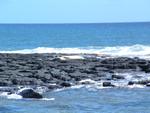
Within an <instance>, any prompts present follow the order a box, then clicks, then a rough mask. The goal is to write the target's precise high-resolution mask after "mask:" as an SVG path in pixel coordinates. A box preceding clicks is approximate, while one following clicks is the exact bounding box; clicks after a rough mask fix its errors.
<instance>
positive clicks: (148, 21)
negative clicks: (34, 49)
mask: <svg viewBox="0 0 150 113" xmlns="http://www.w3.org/2000/svg"><path fill="white" fill-rule="evenodd" d="M123 23H150V21H130V22H64V23H61V22H58V23H44V22H41V23H36V22H35V23H21V22H20V23H19V22H18V23H0V24H1V25H2V24H123Z"/></svg>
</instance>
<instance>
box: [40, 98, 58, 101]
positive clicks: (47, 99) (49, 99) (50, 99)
mask: <svg viewBox="0 0 150 113" xmlns="http://www.w3.org/2000/svg"><path fill="white" fill-rule="evenodd" d="M41 100H46V101H53V100H55V98H42V99H41Z"/></svg>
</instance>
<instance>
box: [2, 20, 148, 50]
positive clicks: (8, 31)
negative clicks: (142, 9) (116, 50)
mask: <svg viewBox="0 0 150 113" xmlns="http://www.w3.org/2000/svg"><path fill="white" fill-rule="evenodd" d="M149 38H150V23H118V24H36V25H34V24H0V50H22V49H34V48H37V47H51V48H73V47H91V46H94V47H95V46H98V47H104V46H131V45H135V44H142V45H150V40H149Z"/></svg>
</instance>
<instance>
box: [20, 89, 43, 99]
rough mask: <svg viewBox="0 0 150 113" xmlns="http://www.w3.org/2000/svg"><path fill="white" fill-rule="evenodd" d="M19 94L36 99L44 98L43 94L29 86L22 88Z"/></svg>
mask: <svg viewBox="0 0 150 113" xmlns="http://www.w3.org/2000/svg"><path fill="white" fill-rule="evenodd" d="M18 94H19V95H21V96H22V97H23V98H35V99H40V98H43V97H42V95H41V94H39V93H37V92H35V91H34V90H33V89H29V88H28V89H27V88H24V89H21V90H20V91H19V93H18Z"/></svg>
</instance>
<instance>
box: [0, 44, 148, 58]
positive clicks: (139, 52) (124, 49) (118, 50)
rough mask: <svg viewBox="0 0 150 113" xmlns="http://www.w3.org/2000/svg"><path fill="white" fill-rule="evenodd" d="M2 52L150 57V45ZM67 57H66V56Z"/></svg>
mask: <svg viewBox="0 0 150 113" xmlns="http://www.w3.org/2000/svg"><path fill="white" fill-rule="evenodd" d="M0 53H20V54H31V53H65V54H97V55H99V56H103V55H111V56H127V57H140V58H145V59H150V45H138V44H136V45H132V46H114V47H84V48H82V47H79V48H48V47H38V48H35V49H24V50H15V51H0ZM66 57H68V58H72V59H75V58H76V59H77V58H82V57H81V56H66ZM64 59H65V58H64Z"/></svg>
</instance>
